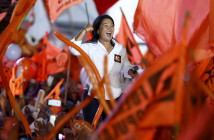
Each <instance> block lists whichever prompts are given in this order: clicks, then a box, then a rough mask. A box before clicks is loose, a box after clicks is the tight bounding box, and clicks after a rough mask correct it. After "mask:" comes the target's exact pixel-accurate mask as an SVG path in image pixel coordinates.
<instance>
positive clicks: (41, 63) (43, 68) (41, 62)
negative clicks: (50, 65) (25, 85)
mask: <svg viewBox="0 0 214 140" xmlns="http://www.w3.org/2000/svg"><path fill="white" fill-rule="evenodd" d="M43 49H44V50H42V51H41V52H39V53H37V54H35V55H34V56H32V57H31V59H32V61H34V62H35V63H36V64H37V76H35V77H36V78H35V80H36V81H42V82H44V81H45V80H46V79H47V77H48V76H47V58H46V51H45V46H43Z"/></svg>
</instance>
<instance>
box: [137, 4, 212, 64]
mask: <svg viewBox="0 0 214 140" xmlns="http://www.w3.org/2000/svg"><path fill="white" fill-rule="evenodd" d="M209 10H210V0H205V1H201V0H174V1H171V0H166V1H161V0H139V3H138V7H137V9H136V12H135V19H134V30H135V32H136V34H137V35H138V36H139V37H141V38H142V39H144V40H145V41H146V43H147V44H148V46H149V47H150V49H151V51H152V52H153V53H154V54H155V55H156V56H160V55H162V54H164V53H166V52H167V51H169V50H170V49H171V48H173V47H175V44H177V43H178V42H179V40H180V39H181V31H182V26H183V21H184V17H185V15H186V14H187V13H189V14H190V17H191V18H190V29H189V31H188V35H187V42H188V46H189V47H191V48H192V49H193V50H194V51H193V53H194V57H195V60H201V59H204V58H206V57H209V56H213V54H214V53H213V52H212V48H211V47H210V44H209V34H210V31H209V12H210V11H209Z"/></svg>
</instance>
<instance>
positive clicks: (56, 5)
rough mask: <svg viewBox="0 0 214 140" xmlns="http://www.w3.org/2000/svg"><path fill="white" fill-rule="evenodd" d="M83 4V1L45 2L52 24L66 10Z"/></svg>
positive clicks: (54, 0)
mask: <svg viewBox="0 0 214 140" xmlns="http://www.w3.org/2000/svg"><path fill="white" fill-rule="evenodd" d="M81 2H83V0H44V4H45V7H46V9H47V13H48V15H49V18H50V20H51V22H54V21H55V20H56V19H57V17H58V16H59V15H60V14H61V13H62V12H63V11H64V10H66V9H68V8H70V7H71V6H74V5H77V4H80V3H81Z"/></svg>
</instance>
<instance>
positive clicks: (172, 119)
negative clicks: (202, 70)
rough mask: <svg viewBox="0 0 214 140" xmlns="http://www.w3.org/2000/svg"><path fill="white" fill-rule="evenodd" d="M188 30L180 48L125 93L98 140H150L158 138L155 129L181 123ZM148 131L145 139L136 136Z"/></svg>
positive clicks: (95, 135) (140, 77) (167, 55)
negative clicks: (108, 139)
mask: <svg viewBox="0 0 214 140" xmlns="http://www.w3.org/2000/svg"><path fill="white" fill-rule="evenodd" d="M187 27H188V26H187ZM187 27H185V28H184V30H183V31H182V35H183V36H182V40H181V42H180V43H179V44H178V45H179V46H177V47H175V48H173V49H172V50H170V51H169V52H167V53H166V54H165V55H163V56H162V57H160V58H159V59H158V60H157V61H155V62H154V63H153V64H152V65H151V66H150V67H148V68H147V69H146V71H144V73H143V74H142V75H140V76H139V77H138V78H137V79H136V80H135V81H134V83H133V84H132V85H131V86H129V88H128V89H127V90H126V91H125V92H124V94H123V96H122V99H120V102H119V104H118V106H116V108H115V109H114V112H113V113H112V115H111V116H109V117H108V118H107V121H106V122H105V124H104V125H103V127H101V128H99V129H98V131H96V132H95V134H94V139H96V138H97V137H99V138H100V139H106V138H107V137H111V139H118V140H120V139H121V140H123V139H128V138H132V139H141V140H144V139H145V140H147V139H148V138H151V139H152V138H153V137H154V135H155V134H154V133H156V132H154V131H152V130H153V129H154V128H157V127H158V126H169V125H174V124H175V123H180V121H181V116H182V107H183V106H182V103H183V96H184V92H183V90H184V82H183V74H184V70H185V57H186V38H185V36H186V31H187V30H186V28H187ZM144 130H147V131H148V132H149V133H148V134H145V135H144V136H142V135H136V132H137V134H138V133H144V132H146V131H144ZM152 132H153V133H152ZM164 133H165V132H164ZM163 135H164V136H165V134H163Z"/></svg>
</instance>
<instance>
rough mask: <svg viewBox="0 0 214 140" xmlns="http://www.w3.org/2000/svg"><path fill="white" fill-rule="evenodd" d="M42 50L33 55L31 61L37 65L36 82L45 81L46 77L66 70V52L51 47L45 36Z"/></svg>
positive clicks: (65, 50) (65, 49)
mask: <svg viewBox="0 0 214 140" xmlns="http://www.w3.org/2000/svg"><path fill="white" fill-rule="evenodd" d="M43 44H44V47H43V50H42V51H41V52H40V53H38V54H36V55H34V56H33V57H32V60H33V61H34V62H36V63H37V65H38V71H40V72H38V75H37V79H36V80H37V81H45V80H46V78H47V76H48V75H52V74H55V73H59V72H62V71H65V70H66V69H68V65H67V62H68V59H69V57H68V54H67V52H68V50H67V48H64V49H61V48H59V47H57V46H54V45H52V44H51V43H50V42H49V41H48V38H47V36H45V37H44V39H43Z"/></svg>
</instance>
